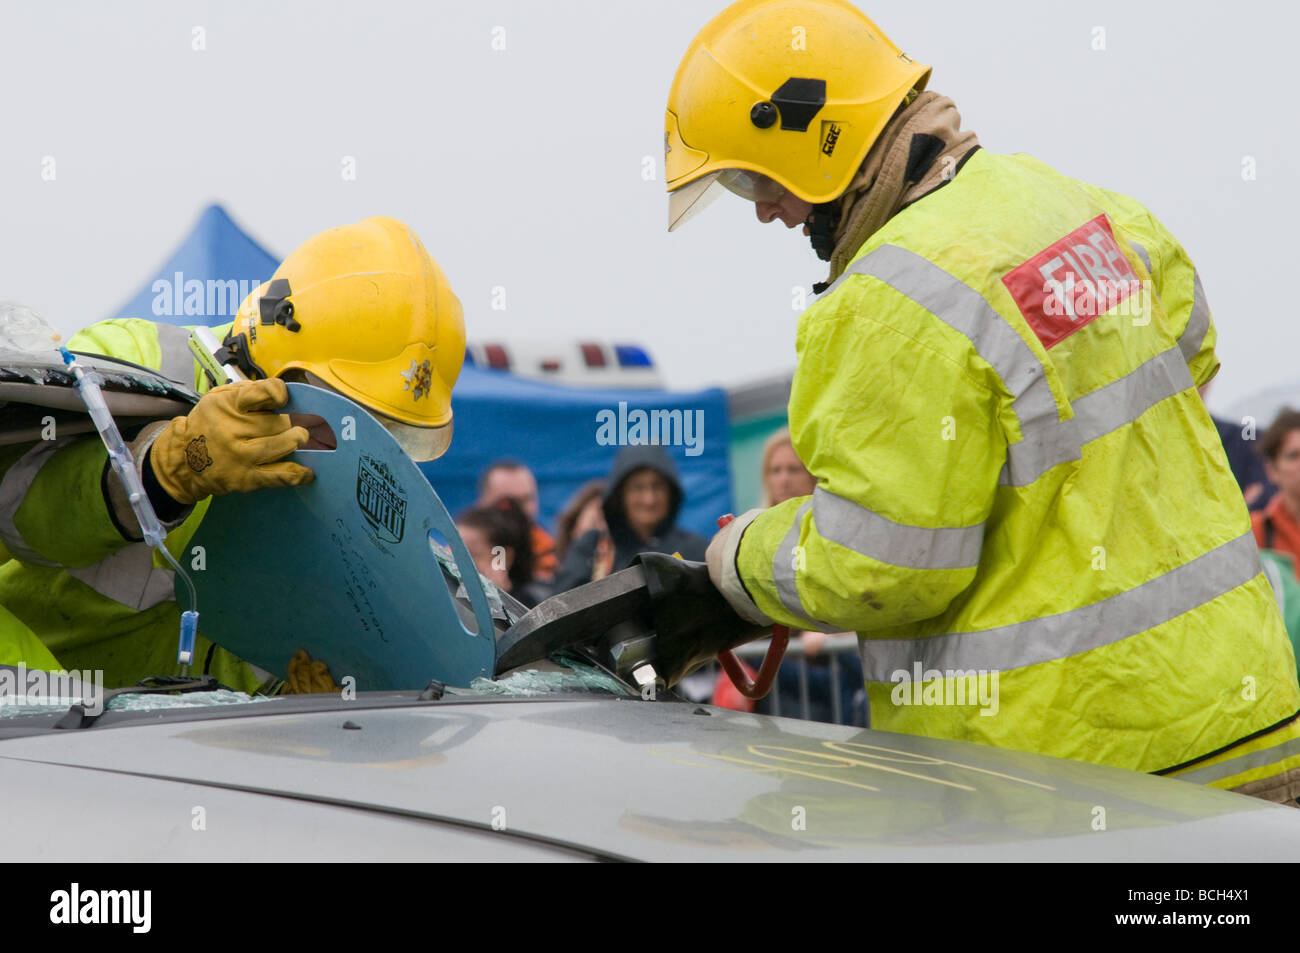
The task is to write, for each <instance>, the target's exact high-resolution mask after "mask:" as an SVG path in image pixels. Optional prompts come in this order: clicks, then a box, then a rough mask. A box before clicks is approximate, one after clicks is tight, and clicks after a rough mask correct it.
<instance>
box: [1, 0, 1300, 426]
mask: <svg viewBox="0 0 1300 953" xmlns="http://www.w3.org/2000/svg"><path fill="white" fill-rule="evenodd" d="M860 5H861V6H862V7H863V9H864V10H865V11H866V12H867V13H868V15H870V16H872V17H873V18H874V19H875V20H876V22H877V23H878V24H879V25H880V27H881V28H882V29H883V30H885V31H886V32H887V33H889V34H890V35H891V36H892V37H893V39H894V40H895V41H896V42H898V43H899V44H900V45H901V46H902V47H903V49H905V50H906V51H907V52H909V53H910V54H912V55H913V56H914V57H915V58H917V59H919V60H921V61H923V62H927V63H930V64H932V65H933V66H934V76H933V79H932V81H931V84H930V87H931V88H932V89H935V90H937V91H939V92H942V93H944V94H946V95H949V96H952V97H953V98H954V99H955V100H956V102H957V104H958V106H959V107H960V108H961V111H962V113H963V116H964V117H965V121H966V125H967V127H968V128H972V129H974V130H976V132H978V133H979V135H980V138H981V142H982V143H983V145H984V146H985V147H986V148H989V149H992V150H994V151H998V152H1028V153H1031V154H1034V155H1037V156H1038V157H1040V158H1042V159H1044V160H1045V161H1047V162H1049V163H1051V164H1053V165H1054V166H1056V167H1057V168H1058V169H1059V170H1061V171H1062V172H1064V173H1066V174H1068V175H1072V176H1076V177H1078V178H1083V179H1087V180H1090V181H1092V182H1095V183H1097V184H1099V185H1104V186H1106V187H1108V188H1112V189H1116V190H1118V191H1121V192H1126V193H1128V194H1131V195H1134V196H1136V197H1137V198H1139V199H1141V200H1142V201H1143V202H1145V203H1146V204H1147V205H1148V206H1149V207H1150V208H1151V209H1152V210H1153V211H1154V212H1155V214H1156V215H1157V216H1158V217H1159V218H1161V219H1162V220H1163V221H1164V223H1165V224H1166V225H1167V226H1169V227H1170V229H1172V231H1173V232H1174V233H1175V235H1177V236H1178V237H1179V238H1180V240H1181V241H1182V242H1183V244H1184V246H1185V247H1186V248H1187V250H1188V251H1189V253H1190V254H1191V255H1192V257H1193V260H1194V261H1195V262H1196V263H1197V265H1198V267H1199V269H1200V272H1201V275H1202V278H1203V282H1204V285H1205V288H1206V291H1207V294H1208V296H1209V300H1210V304H1211V307H1212V308H1213V310H1214V314H1215V319H1216V322H1217V324H1218V328H1219V335H1220V337H1219V357H1220V359H1221V360H1222V362H1223V370H1222V372H1221V373H1220V375H1219V378H1218V382H1217V383H1216V385H1215V390H1214V392H1213V393H1212V395H1211V400H1210V402H1211V405H1212V406H1217V407H1221V406H1223V405H1226V404H1228V403H1231V402H1232V400H1233V399H1235V398H1239V397H1241V396H1242V395H1244V394H1248V393H1251V392H1253V391H1254V390H1257V389H1259V388H1262V387H1264V386H1267V385H1270V384H1281V383H1286V382H1289V381H1295V380H1297V379H1298V378H1300V370H1298V369H1297V367H1296V363H1297V354H1298V353H1300V330H1297V328H1298V327H1300V324H1297V317H1296V315H1295V314H1294V305H1293V302H1292V300H1291V296H1290V294H1289V289H1290V287H1291V286H1290V279H1291V278H1292V277H1293V276H1294V274H1295V270H1294V265H1293V263H1292V255H1294V254H1295V249H1296V246H1297V243H1296V241H1295V238H1294V236H1295V228H1294V225H1293V220H1294V217H1295V215H1296V213H1297V211H1300V175H1298V174H1297V173H1298V172H1300V169H1297V154H1300V132H1297V120H1296V118H1295V110H1294V108H1293V105H1292V104H1291V103H1290V101H1289V94H1291V93H1292V92H1293V91H1294V89H1295V87H1296V82H1295V81H1296V78H1297V72H1298V71H1297V68H1296V65H1295V62H1296V60H1295V55H1294V51H1293V46H1294V42H1295V36H1296V34H1297V29H1296V28H1297V26H1298V25H1300V13H1297V9H1296V7H1295V6H1294V5H1292V4H1287V3H1283V2H1282V0H1270V2H1264V3H1261V2H1252V3H1248V4H1246V3H1237V4H1213V5H1212V4H1207V3H1184V2H1172V0H1170V2H1142V3H1137V2H1131V0H1130V2H1091V3H1087V4H1084V3H1044V2H1043V0H1024V2H1020V0H985V2H981V3H971V2H969V0H931V2H927V3H915V2H913V3H901V2H894V0H887V2H880V3H870V4H868V3H862V4H860ZM723 6H724V4H723V3H722V2H721V0H719V2H713V0H689V2H686V0H663V2H653V3H651V2H639V0H608V2H580V0H531V2H526V0H515V2H454V3H453V2H444V0H434V2H424V3H418V4H417V3H398V2H366V3H356V2H321V3H305V2H277V3H251V2H229V3H227V2H221V3H219V2H215V0H213V2H202V0H167V2H161V0H159V2H115V3H104V2H100V3H70V2H60V0H44V2H38V3H16V2H14V0H5V2H4V4H3V6H2V7H0V64H3V74H4V78H5V82H4V91H3V93H2V94H0V103H3V107H2V109H3V126H2V127H0V143H3V145H2V147H0V201H2V203H3V205H2V207H0V211H2V214H0V221H2V222H3V225H4V227H3V229H0V299H3V298H10V299H14V300H17V301H21V302H23V303H26V304H28V305H30V306H32V307H34V308H36V309H37V310H38V311H40V312H41V313H43V314H44V315H45V316H46V317H47V318H48V319H49V320H50V321H51V322H52V323H53V324H55V326H56V327H59V328H60V329H63V330H69V331H70V330H72V329H74V328H76V327H79V326H81V325H84V324H87V323H90V322H91V321H94V320H98V319H100V318H103V317H107V316H109V315H110V314H111V313H112V312H113V311H114V310H115V309H116V308H117V307H118V306H119V305H120V304H122V303H123V302H125V301H126V300H127V299H128V298H129V297H130V296H131V295H132V294H133V293H134V292H135V291H136V290H137V289H138V287H139V286H140V285H141V283H143V282H144V281H145V279H146V278H148V277H151V275H152V273H153V270H154V269H155V268H157V267H158V265H160V264H161V263H162V261H163V259H164V257H165V256H166V255H167V254H169V253H170V252H171V250H172V248H173V247H174V245H175V244H176V243H177V242H178V241H179V240H180V239H181V238H182V237H183V236H184V235H185V234H186V232H187V231H188V230H189V228H190V227H191V226H192V225H193V223H194V221H195V219H196V217H197V216H198V214H199V212H200V210H201V209H202V208H203V207H204V205H205V204H207V203H208V202H210V201H220V202H221V203H223V204H224V205H225V206H226V207H227V209H228V210H229V211H230V213H231V214H232V215H233V216H234V218H235V220H236V221H237V222H239V223H240V224H241V225H242V226H243V227H244V228H245V229H246V230H247V231H249V232H250V233H251V234H252V235H253V236H254V237H255V238H257V239H258V240H259V241H261V242H262V243H263V244H264V245H265V246H266V247H267V248H268V249H269V250H270V251H271V252H272V253H273V254H277V255H281V256H282V255H285V254H287V253H288V252H289V251H290V250H292V248H293V247H294V246H295V245H296V244H298V243H299V242H301V241H302V240H304V239H305V238H307V237H309V236H310V235H312V234H313V233H315V232H317V231H319V230H321V229H323V228H326V227H329V226H331V225H337V224H343V223H346V222H350V221H356V220H359V219H361V218H364V217H366V216H369V215H376V214H385V215H392V216H395V217H397V218H400V219H403V220H405V221H407V222H408V223H410V224H411V225H412V226H413V227H414V228H415V230H416V231H417V232H418V233H419V235H420V236H421V237H422V238H423V240H424V243H425V245H426V246H427V247H428V249H429V250H430V252H432V253H433V255H434V256H435V257H436V258H438V259H439V261H440V262H441V263H442V265H443V267H444V269H445V270H446V272H447V274H448V276H449V277H450V279H451V282H452V285H453V287H454V288H455V290H456V292H457V294H458V295H459V296H460V298H461V300H462V301H463V303H464V305H465V311H466V323H467V325H468V328H469V333H470V336H471V337H472V338H477V339H484V338H490V337H500V338H507V339H508V338H510V337H511V336H529V337H535V336H539V335H543V336H544V335H556V336H559V337H561V338H564V339H572V338H575V337H577V336H580V335H586V336H600V337H604V338H610V339H616V340H633V341H639V342H642V343H644V344H646V345H647V346H648V347H649V348H650V349H651V351H652V353H653V354H654V356H655V358H656V359H657V361H658V362H659V364H660V366H661V367H662V369H663V370H664V372H665V375H666V378H667V380H668V382H669V384H670V385H672V386H674V387H678V388H682V387H696V386H702V385H705V384H714V383H722V384H731V383H737V382H741V381H744V380H747V379H751V378H754V377H758V376H761V375H764V374H768V373H774V372H779V371H782V370H786V369H789V368H790V367H792V366H793V363H794V330H795V319H796V317H797V311H795V310H794V309H793V308H792V306H791V302H792V289H793V288H794V287H795V286H799V285H803V286H808V285H811V284H812V282H814V281H818V280H821V279H822V278H823V277H824V275H825V266H824V265H823V264H822V263H820V262H818V261H817V260H816V258H815V257H814V256H813V254H812V252H811V251H810V250H809V249H808V247H807V242H806V239H804V238H802V237H801V236H799V235H798V234H797V233H796V232H787V231H785V229H784V228H783V227H781V226H780V225H779V224H777V225H768V226H761V225H759V224H758V223H757V221H756V220H755V219H754V217H753V207H752V206H751V205H749V204H748V203H745V202H742V201H741V200H739V199H735V200H730V201H728V200H726V199H724V200H719V201H718V202H717V203H715V204H714V205H713V206H712V207H711V208H710V209H709V210H708V213H707V214H705V215H703V216H701V217H699V218H697V219H695V220H694V221H692V222H691V223H690V225H689V226H688V227H686V228H684V229H683V230H681V231H679V232H676V233H674V234H673V235H671V236H670V235H668V234H667V232H666V231H665V218H666V211H665V197H664V193H663V182H662V148H663V111H664V105H665V101H666V97H667V92H668V86H669V83H670V81H671V79H672V75H673V72H674V70H675V68H676V66H677V63H678V60H679V59H680V57H681V55H682V53H683V52H684V51H685V49H686V47H687V45H688V44H689V42H690V40H691V38H692V37H693V36H694V34H695V33H696V31H697V30H698V29H699V28H700V27H701V26H703V24H704V23H705V22H707V20H708V19H709V18H710V17H711V16H712V15H713V14H714V13H716V12H717V11H718V10H720V9H721V8H722V7H723ZM1097 28H1101V29H1102V30H1104V47H1105V48H1104V49H1095V48H1094V47H1095V46H1096V45H1097V37H1098V36H1101V35H1102V34H1099V33H1098V32H1097ZM503 45H504V49H499V48H495V47H501V46H503ZM196 46H202V47H203V48H201V49H196V48H195V47H196ZM1284 93H1285V94H1287V95H1288V101H1287V103H1286V105H1283V94H1284ZM647 156H649V157H651V159H652V164H653V171H654V180H653V181H646V180H645V179H644V178H643V169H644V168H645V165H644V158H645V157H647ZM46 157H53V159H54V170H55V175H54V178H53V180H52V181H47V180H45V179H43V178H42V170H43V168H47V167H48V166H43V163H46V162H47V160H46ZM345 157H353V159H354V162H355V172H356V175H355V179H354V180H349V179H345V177H344V175H343V174H342V170H343V164H344V162H345ZM1251 163H1253V167H1254V176H1255V177H1254V178H1253V179H1248V178H1245V177H1243V166H1244V164H1245V165H1250V164H1251ZM498 286H499V287H503V288H504V289H505V291H506V296H505V303H506V308H505V310H495V311H494V310H492V307H491V304H492V289H493V288H494V287H498Z"/></svg>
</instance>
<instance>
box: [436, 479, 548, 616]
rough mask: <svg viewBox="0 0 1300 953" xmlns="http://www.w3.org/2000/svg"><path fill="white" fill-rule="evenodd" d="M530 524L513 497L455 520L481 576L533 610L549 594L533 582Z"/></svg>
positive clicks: (473, 510) (474, 509)
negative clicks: (532, 607)
mask: <svg viewBox="0 0 1300 953" xmlns="http://www.w3.org/2000/svg"><path fill="white" fill-rule="evenodd" d="M530 526H531V523H530V522H529V519H528V516H527V514H526V513H524V511H523V508H522V507H520V506H519V504H518V503H517V502H515V500H514V499H513V498H512V497H503V498H502V499H499V500H497V501H496V502H495V503H493V504H492V505H491V506H475V507H473V508H471V509H468V510H465V511H464V512H463V513H461V514H460V516H458V517H457V518H456V529H457V530H458V531H459V532H460V538H461V539H462V540H464V541H465V548H466V549H468V550H469V554H470V557H471V558H472V559H473V560H474V567H475V568H476V569H477V570H478V571H479V575H481V576H483V577H484V578H486V579H487V580H489V581H490V582H491V583H492V584H493V585H495V586H496V587H497V588H498V589H500V590H502V591H504V592H508V593H510V594H511V595H512V596H514V597H515V598H516V599H518V600H519V601H520V602H522V603H523V604H524V605H526V606H534V605H536V604H537V603H538V602H540V601H542V599H544V598H546V596H547V595H548V593H547V592H546V591H545V589H544V587H542V586H541V585H540V584H539V583H538V582H537V581H536V580H535V579H534V578H533V547H532V534H531V532H530Z"/></svg>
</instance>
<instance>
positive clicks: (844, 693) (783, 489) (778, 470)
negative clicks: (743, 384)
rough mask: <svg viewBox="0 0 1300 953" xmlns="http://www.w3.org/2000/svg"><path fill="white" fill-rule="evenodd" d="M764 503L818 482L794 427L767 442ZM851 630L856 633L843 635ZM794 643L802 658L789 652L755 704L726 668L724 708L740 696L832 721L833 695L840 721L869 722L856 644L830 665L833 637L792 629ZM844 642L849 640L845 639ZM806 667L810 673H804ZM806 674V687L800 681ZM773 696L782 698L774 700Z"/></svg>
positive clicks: (769, 708)
mask: <svg viewBox="0 0 1300 953" xmlns="http://www.w3.org/2000/svg"><path fill="white" fill-rule="evenodd" d="M762 468H763V469H762V480H763V501H762V502H763V506H776V505H777V504H778V503H784V502H785V501H786V500H789V499H793V498H795V497H797V496H809V495H811V494H812V491H813V489H814V488H815V487H816V486H817V481H816V480H815V479H813V475H812V474H811V473H809V472H808V468H807V467H805V466H804V465H803V461H802V460H800V459H799V455H798V454H797V453H795V450H794V445H793V444H792V443H791V442H790V431H789V430H784V429H783V430H778V431H777V432H776V433H774V434H772V436H770V437H769V438H768V439H767V442H766V443H765V444H764V445H763V462H762ZM838 634H849V635H851V634H852V633H838ZM790 636H791V644H792V645H794V644H796V643H795V642H794V640H795V639H798V640H799V641H798V643H797V644H799V645H800V646H801V647H802V650H803V651H802V654H803V658H802V659H801V658H798V657H796V656H787V657H786V660H785V662H784V663H783V664H782V666H781V671H780V673H779V674H778V675H777V681H776V686H775V687H774V688H773V689H772V694H770V695H768V696H767V697H766V698H764V699H762V700H760V701H759V702H757V703H756V704H755V703H750V704H753V705H754V707H753V708H752V709H749V705H748V704H744V703H746V702H748V699H745V698H744V696H742V695H740V694H739V693H738V692H732V691H728V689H730V688H731V685H730V684H729V680H728V678H727V674H726V672H722V673H720V674H719V679H718V680H719V683H720V688H721V689H722V691H720V692H719V691H715V693H714V704H723V703H724V702H725V703H726V704H725V705H724V707H728V708H735V707H738V705H737V699H739V700H740V703H741V706H743V708H746V709H749V710H754V711H759V712H762V713H763V714H766V715H773V714H777V709H778V708H779V709H780V714H782V715H784V716H786V717H799V716H800V715H803V716H804V717H807V718H810V719H812V720H813V721H828V722H833V721H836V720H837V719H836V718H835V704H834V702H833V701H832V699H831V693H832V692H836V693H838V694H839V702H840V704H839V718H838V721H839V722H840V723H841V724H849V725H864V724H865V722H866V691H865V689H864V688H863V678H862V660H861V658H859V656H858V653H857V651H856V639H855V642H854V645H855V648H854V650H853V651H841V652H838V653H837V654H836V658H835V664H834V665H832V664H831V660H830V658H829V653H826V652H823V651H822V649H823V647H824V646H825V644H826V640H827V639H828V638H830V636H829V635H828V634H827V633H825V632H801V633H796V632H794V631H793V630H792V631H791V633H790ZM840 641H844V640H840ZM801 668H802V671H803V672H805V673H806V675H805V674H801ZM804 678H806V680H807V681H806V689H805V688H804V686H803V684H801V680H802V679H804ZM805 690H806V692H807V712H806V713H805V711H804V704H803V702H804V692H805ZM772 695H776V696H778V697H777V698H775V699H774V698H773V697H772Z"/></svg>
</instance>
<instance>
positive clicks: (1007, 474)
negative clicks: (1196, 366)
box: [998, 347, 1193, 486]
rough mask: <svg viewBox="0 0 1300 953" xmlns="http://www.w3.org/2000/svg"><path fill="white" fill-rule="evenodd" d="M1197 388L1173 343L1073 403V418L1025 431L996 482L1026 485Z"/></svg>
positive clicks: (1008, 449) (1010, 447) (1008, 451)
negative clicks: (1161, 402)
mask: <svg viewBox="0 0 1300 953" xmlns="http://www.w3.org/2000/svg"><path fill="white" fill-rule="evenodd" d="M1192 386H1193V381H1192V375H1191V372H1189V371H1188V369H1187V362H1186V361H1184V360H1183V355H1182V352H1181V351H1180V350H1179V349H1178V348H1176V347H1171V348H1169V350H1167V351H1161V352H1160V353H1159V354H1157V355H1156V356H1155V357H1153V358H1151V359H1149V360H1147V361H1144V362H1143V363H1141V364H1139V365H1138V366H1137V367H1135V368H1134V369H1133V370H1131V371H1129V372H1128V373H1127V374H1125V375H1124V376H1123V377H1120V378H1117V379H1116V380H1113V381H1111V382H1110V383H1109V384H1107V385H1105V386H1104V387H1099V388H1097V389H1096V390H1095V391H1092V392H1091V393H1089V394H1084V395H1083V396H1082V397H1077V398H1075V399H1074V401H1073V402H1072V404H1071V406H1072V407H1073V408H1074V417H1073V418H1071V419H1070V420H1065V421H1059V422H1056V423H1053V424H1051V425H1049V426H1047V427H1043V428H1041V429H1038V430H1034V431H1031V432H1029V433H1027V434H1025V439H1024V440H1022V441H1020V442H1019V443H1014V444H1011V445H1009V446H1008V447H1007V462H1006V463H1005V464H1004V465H1003V468H1002V473H1001V474H1000V475H999V477H998V482H999V483H1000V484H1002V485H1004V486H1028V485H1029V484H1030V483H1033V482H1034V481H1035V480H1037V479H1038V478H1039V477H1040V476H1042V475H1043V474H1044V473H1046V472H1047V471H1048V470H1050V469H1051V468H1052V467H1054V466H1057V465H1058V464H1061V463H1065V462H1067V461H1070V460H1078V459H1079V458H1080V456H1081V454H1082V451H1083V446H1084V445H1085V444H1087V443H1090V442H1091V441H1093V440H1096V439H1098V438H1099V437H1104V436H1105V435H1106V434H1108V433H1112V432H1114V431H1116V430H1118V429H1119V428H1120V427H1123V426H1126V425H1127V424H1131V423H1132V422H1133V421H1135V420H1137V419H1138V418H1139V417H1141V416H1142V415H1143V414H1144V413H1146V412H1147V411H1148V410H1150V409H1151V408H1152V407H1153V406H1155V405H1156V404H1158V403H1160V401H1162V400H1165V399H1167V398H1169V397H1172V396H1174V395H1175V394H1179V393H1182V392H1183V391H1184V390H1186V389H1187V388H1189V387H1192Z"/></svg>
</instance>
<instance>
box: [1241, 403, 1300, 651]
mask: <svg viewBox="0 0 1300 953" xmlns="http://www.w3.org/2000/svg"><path fill="white" fill-rule="evenodd" d="M1259 452H1260V455H1261V456H1262V457H1263V458H1264V467H1265V470H1266V471H1267V473H1268V478H1269V480H1271V481H1272V482H1273V483H1275V484H1277V488H1278V490H1277V493H1276V495H1274V497H1273V498H1272V499H1271V500H1270V501H1269V503H1268V505H1267V506H1266V507H1264V509H1263V510H1261V511H1259V512H1256V513H1251V514H1250V519H1251V524H1252V527H1253V528H1254V530H1255V540H1256V542H1258V543H1259V546H1260V558H1261V559H1262V561H1263V563H1264V575H1266V576H1267V577H1268V581H1269V582H1270V583H1271V584H1272V586H1273V591H1274V593H1275V594H1276V596H1277V604H1278V608H1279V609H1281V610H1282V621H1283V622H1285V623H1286V631H1287V635H1289V636H1290V637H1291V647H1292V649H1293V650H1294V651H1295V655H1296V659H1297V660H1298V661H1297V666H1298V668H1297V674H1300V411H1296V410H1292V409H1291V408H1289V407H1286V408H1283V410H1282V412H1281V413H1280V414H1278V416H1277V419H1276V420H1275V421H1273V424H1272V426H1270V427H1269V428H1268V430H1266V431H1265V432H1264V437H1263V439H1262V440H1261V441H1260V446H1259Z"/></svg>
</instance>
